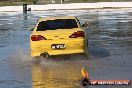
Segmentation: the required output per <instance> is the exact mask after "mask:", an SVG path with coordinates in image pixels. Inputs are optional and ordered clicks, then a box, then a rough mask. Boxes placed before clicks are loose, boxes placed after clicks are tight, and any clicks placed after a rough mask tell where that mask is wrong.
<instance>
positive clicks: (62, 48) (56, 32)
mask: <svg viewBox="0 0 132 88" xmlns="http://www.w3.org/2000/svg"><path fill="white" fill-rule="evenodd" d="M84 34H85V33H84V30H83V29H82V27H81V25H80V22H79V20H78V19H77V18H76V17H73V16H63V17H49V18H42V19H40V20H38V23H37V25H36V27H35V28H34V29H33V32H32V33H31V35H30V47H31V56H32V57H36V56H43V57H48V56H49V55H61V54H74V53H84Z"/></svg>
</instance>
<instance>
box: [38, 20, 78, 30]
mask: <svg viewBox="0 0 132 88" xmlns="http://www.w3.org/2000/svg"><path fill="white" fill-rule="evenodd" d="M72 28H78V25H77V22H76V20H75V19H56V20H46V21H41V22H39V24H38V27H37V31H45V30H56V29H72Z"/></svg>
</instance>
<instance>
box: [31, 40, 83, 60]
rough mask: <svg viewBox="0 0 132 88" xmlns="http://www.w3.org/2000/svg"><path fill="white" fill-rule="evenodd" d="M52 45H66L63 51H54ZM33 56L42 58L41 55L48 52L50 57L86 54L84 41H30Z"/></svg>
mask: <svg viewBox="0 0 132 88" xmlns="http://www.w3.org/2000/svg"><path fill="white" fill-rule="evenodd" d="M52 44H65V46H66V48H65V49H63V50H52V49H51V45H52ZM30 47H31V56H32V57H35V56H40V54H41V53H44V52H47V53H48V54H49V55H61V54H74V53H84V39H83V38H79V39H69V40H56V41H55V40H54V41H53V40H44V41H30Z"/></svg>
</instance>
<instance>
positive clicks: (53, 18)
mask: <svg viewBox="0 0 132 88" xmlns="http://www.w3.org/2000/svg"><path fill="white" fill-rule="evenodd" d="M55 19H76V18H75V17H74V16H57V17H46V18H41V19H39V21H46V20H55Z"/></svg>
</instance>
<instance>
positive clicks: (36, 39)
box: [31, 35, 47, 41]
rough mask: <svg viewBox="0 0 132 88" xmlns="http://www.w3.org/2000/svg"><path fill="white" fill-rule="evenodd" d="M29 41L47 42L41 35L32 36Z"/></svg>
mask: <svg viewBox="0 0 132 88" xmlns="http://www.w3.org/2000/svg"><path fill="white" fill-rule="evenodd" d="M31 40H32V41H40V40H47V39H46V38H45V37H43V36H41V35H32V36H31Z"/></svg>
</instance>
